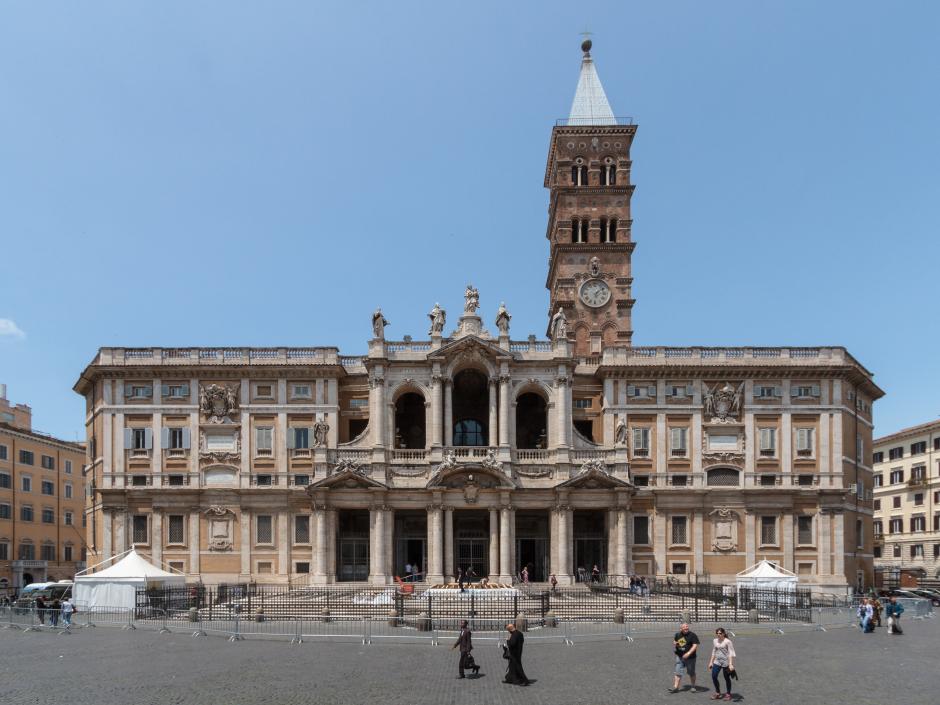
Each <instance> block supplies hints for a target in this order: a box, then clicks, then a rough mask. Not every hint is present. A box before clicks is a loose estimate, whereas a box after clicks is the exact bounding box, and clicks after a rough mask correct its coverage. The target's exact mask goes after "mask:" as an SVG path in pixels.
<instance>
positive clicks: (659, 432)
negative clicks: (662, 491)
mask: <svg viewBox="0 0 940 705" xmlns="http://www.w3.org/2000/svg"><path fill="white" fill-rule="evenodd" d="M668 446H669V438H668V434H667V432H666V414H664V413H663V412H659V413H658V414H656V467H655V469H654V470H653V472H655V473H657V474H659V475H660V478H662V477H663V473H665V472H666V470H667V469H668V465H667V464H666V458H667V455H666V453H667V451H666V449H667V448H668Z"/></svg>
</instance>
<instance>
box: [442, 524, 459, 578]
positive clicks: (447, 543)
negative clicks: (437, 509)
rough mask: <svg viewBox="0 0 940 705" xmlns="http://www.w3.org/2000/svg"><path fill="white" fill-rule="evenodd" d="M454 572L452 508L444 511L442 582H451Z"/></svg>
mask: <svg viewBox="0 0 940 705" xmlns="http://www.w3.org/2000/svg"><path fill="white" fill-rule="evenodd" d="M456 575H457V574H456V572H454V508H453V507H445V509H444V580H453V579H454V578H455V576H456Z"/></svg>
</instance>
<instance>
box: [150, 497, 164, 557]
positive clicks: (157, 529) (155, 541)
mask: <svg viewBox="0 0 940 705" xmlns="http://www.w3.org/2000/svg"><path fill="white" fill-rule="evenodd" d="M150 555H151V557H152V558H153V562H154V563H156V564H157V567H162V562H163V513H162V512H160V511H159V510H156V509H155V510H154V511H153V512H151V514H150Z"/></svg>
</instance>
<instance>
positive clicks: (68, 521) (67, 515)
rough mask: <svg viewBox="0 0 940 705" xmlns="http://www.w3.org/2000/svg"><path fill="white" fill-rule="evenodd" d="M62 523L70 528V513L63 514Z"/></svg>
mask: <svg viewBox="0 0 940 705" xmlns="http://www.w3.org/2000/svg"><path fill="white" fill-rule="evenodd" d="M63 521H64V522H65V525H66V526H72V525H73V521H72V512H65V514H64V519H63Z"/></svg>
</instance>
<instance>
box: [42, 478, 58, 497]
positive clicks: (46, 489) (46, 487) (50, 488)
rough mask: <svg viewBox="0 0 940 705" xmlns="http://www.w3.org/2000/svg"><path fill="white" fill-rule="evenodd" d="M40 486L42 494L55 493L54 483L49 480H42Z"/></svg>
mask: <svg viewBox="0 0 940 705" xmlns="http://www.w3.org/2000/svg"><path fill="white" fill-rule="evenodd" d="M41 487H42V493H43V494H47V495H50V496H51V495H54V494H55V485H54V484H53V483H51V482H49V480H43V481H42V485H41Z"/></svg>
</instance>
